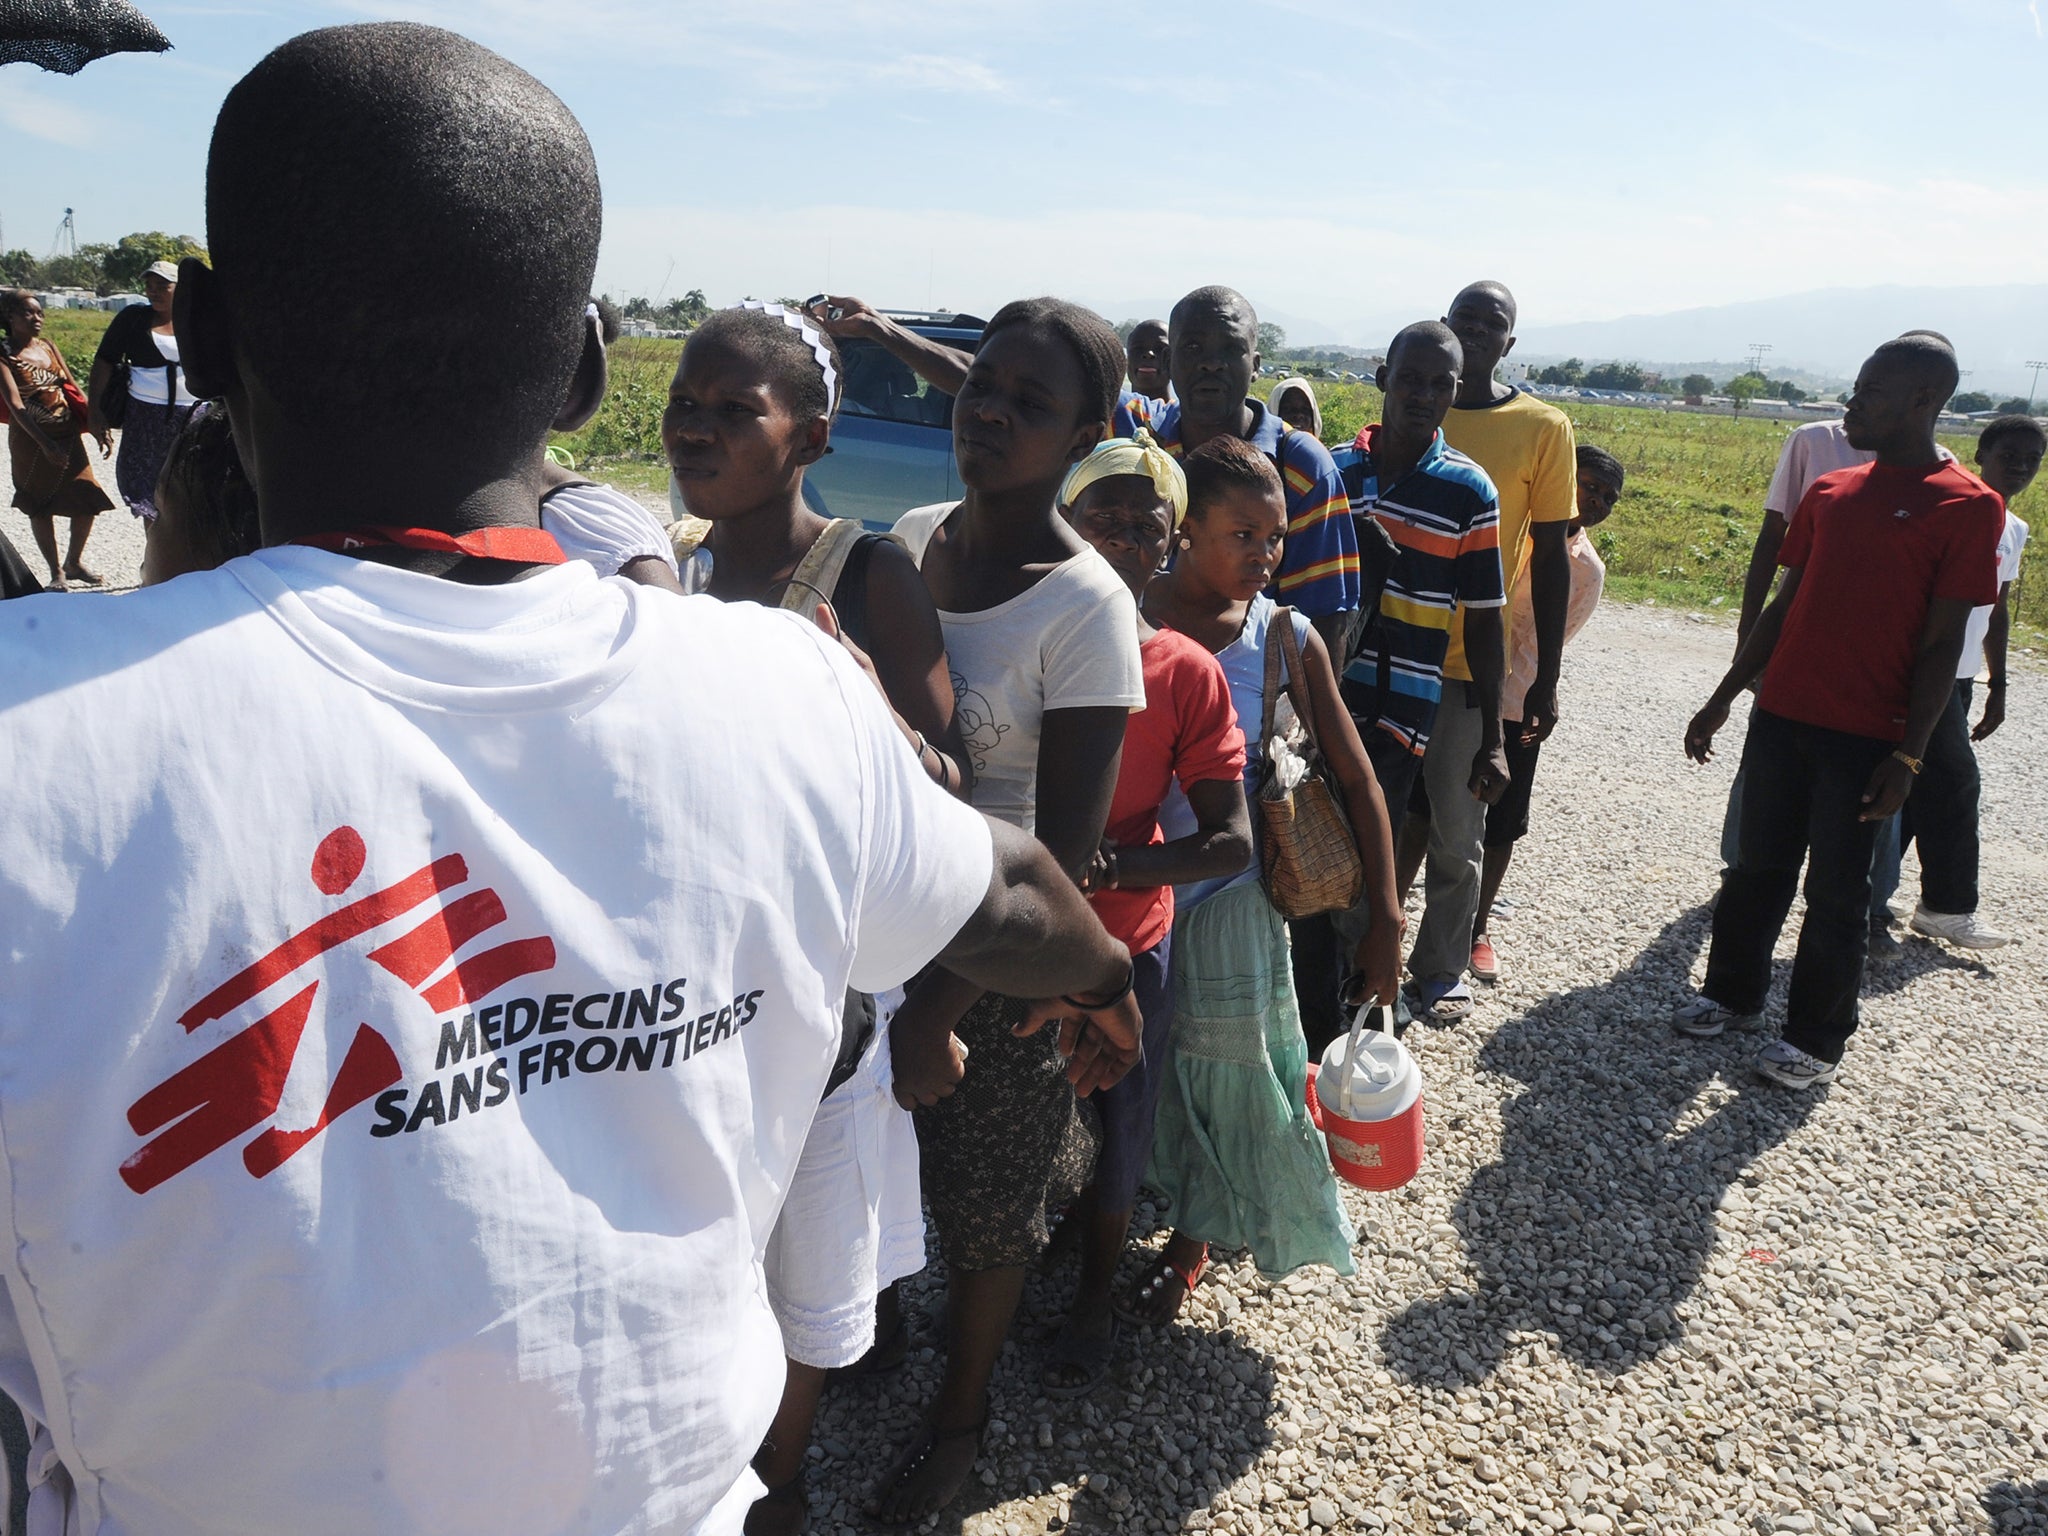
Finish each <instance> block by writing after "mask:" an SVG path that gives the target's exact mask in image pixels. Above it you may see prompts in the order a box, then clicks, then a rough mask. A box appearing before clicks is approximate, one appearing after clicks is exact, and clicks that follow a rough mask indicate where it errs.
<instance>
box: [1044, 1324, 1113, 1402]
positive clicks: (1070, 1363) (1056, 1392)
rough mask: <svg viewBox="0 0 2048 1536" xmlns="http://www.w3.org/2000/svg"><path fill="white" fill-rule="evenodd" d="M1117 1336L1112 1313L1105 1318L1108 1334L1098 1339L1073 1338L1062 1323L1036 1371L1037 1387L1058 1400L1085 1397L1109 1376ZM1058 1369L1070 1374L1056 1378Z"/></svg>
mask: <svg viewBox="0 0 2048 1536" xmlns="http://www.w3.org/2000/svg"><path fill="white" fill-rule="evenodd" d="M1120 1336H1121V1330H1119V1329H1118V1327H1117V1322H1116V1318H1115V1317H1114V1316H1112V1317H1111V1318H1110V1320H1109V1333H1108V1335H1107V1336H1105V1337H1103V1338H1100V1339H1079V1338H1076V1337H1075V1336H1074V1335H1073V1334H1072V1333H1070V1332H1069V1331H1068V1330H1067V1328H1066V1327H1065V1325H1062V1326H1061V1328H1060V1331H1059V1335H1058V1337H1056V1338H1055V1339H1054V1340H1053V1341H1052V1348H1051V1349H1050V1350H1049V1351H1048V1352H1047V1356H1046V1362H1045V1367H1044V1369H1043V1370H1041V1371H1040V1372H1039V1373H1038V1385H1039V1387H1040V1388H1041V1389H1042V1390H1043V1391H1044V1393H1045V1395H1046V1396H1047V1397H1052V1398H1058V1399H1060V1400H1061V1401H1065V1400H1066V1399H1068V1398H1074V1397H1086V1396H1087V1395H1088V1394H1089V1393H1090V1392H1093V1391H1094V1390H1095V1389H1096V1388H1097V1387H1099V1386H1101V1385H1102V1384H1103V1382H1104V1381H1106V1380H1108V1379H1109V1368H1110V1366H1111V1365H1112V1364H1113V1363H1114V1360H1115V1356H1116V1346H1117V1342H1118V1340H1119V1338H1120ZM1062 1371H1065V1372H1068V1373H1070V1374H1069V1375H1068V1376H1067V1377H1066V1378H1065V1379H1056V1374H1057V1373H1058V1372H1062Z"/></svg>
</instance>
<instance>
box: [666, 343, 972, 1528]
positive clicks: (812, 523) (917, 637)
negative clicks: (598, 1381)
mask: <svg viewBox="0 0 2048 1536" xmlns="http://www.w3.org/2000/svg"><path fill="white" fill-rule="evenodd" d="M838 385H839V357H838V351H837V349H836V348H835V347H834V346H833V345H832V342H831V340H830V338H829V337H826V336H824V335H822V334H821V333H820V332H819V331H818V330H817V329H816V328H815V327H813V326H811V325H810V324H809V323H808V322H807V321H805V320H804V319H803V318H802V317H801V316H799V315H797V314H795V313H794V312H792V311H789V310H786V309H784V308H782V306H780V305H759V304H755V305H750V306H748V307H744V308H740V309H728V310H721V311H719V312H718V313H717V314H714V315H712V316H711V317H710V318H709V319H707V320H706V321H705V322H704V323H703V324H702V325H701V326H699V327H698V328H697V330H696V331H695V332H694V333H692V335H691V337H690V340H689V344H688V345H687V346H685V347H684V348H683V355H682V357H681V359H680V360H679V361H678V363H677V365H676V373H675V379H674V381H673V382H672V383H671V384H670V386H669V396H668V408H667V409H666V410H665V411H664V412H663V413H662V419H661V438H662V446H663V448H664V449H665V450H666V452H667V454H668V460H669V467H670V470H671V472H672V473H673V474H674V476H675V480H676V484H677V485H678V486H680V487H681V491H682V496H683V500H684V505H685V509H686V510H687V512H688V513H689V515H690V517H691V518H693V519H701V520H702V521H701V522H698V523H694V524H693V525H692V526H693V528H695V529H697V530H698V531H699V535H700V536H701V540H702V548H703V549H704V550H705V551H707V552H708V557H709V591H710V595H711V596H713V597H716V598H719V599H721V600H723V601H727V602H758V603H774V604H779V605H780V606H781V607H783V608H787V609H791V610H793V611H795V612H797V613H801V614H804V615H805V616H806V617H809V616H811V615H813V614H815V613H817V612H818V611H819V609H820V607H821V605H823V606H825V607H828V608H829V609H830V610H831V612H832V614H833V615H834V616H835V618H836V622H837V626H838V630H839V633H840V634H841V635H843V636H844V637H845V638H847V639H848V640H850V641H852V642H853V643H854V644H855V645H856V646H858V647H859V648H860V650H861V651H862V652H863V653H865V655H866V656H868V657H869V658H871V659H872V662H873V666H874V669H875V671H876V673H877V675H878V676H879V677H880V680H881V683H882V687H883V691H884V692H885V693H886V694H887V695H888V697H889V701H890V703H891V704H892V705H893V706H894V707H895V709H896V711H897V713H898V718H899V720H900V721H901V722H902V723H903V726H904V730H905V739H906V742H907V743H908V747H909V748H911V749H914V750H915V751H916V752H917V754H918V759H919V761H920V762H921V763H922V764H923V765H924V768H925V771H926V772H927V773H928V774H930V775H931V776H932V777H933V778H934V779H935V780H936V781H938V782H940V783H942V784H945V785H946V786H947V787H948V788H953V789H958V788H959V787H960V786H961V784H962V782H963V772H964V770H963V768H962V766H961V759H962V753H961V749H960V744H959V733H958V730H957V729H956V728H955V726H954V724H953V686H952V682H951V680H950V678H949V676H948V673H947V669H946V653H945V644H944V640H943V638H942V636H941V635H940V632H939V620H938V614H937V613H936V612H935V611H934V609H933V607H932V600H931V596H930V594H929V593H928V592H926V590H925V586H924V582H923V580H922V578H920V577H919V575H918V573H917V567H916V566H914V565H912V564H911V563H910V560H909V557H908V556H906V555H905V554H904V552H903V549H902V546H901V545H899V544H897V543H896V542H895V541H893V540H891V539H889V538H886V537H884V536H883V535H881V534H875V533H867V532H865V531H863V530H862V528H861V526H860V524H858V523H854V522H847V521H845V520H836V519H829V518H824V517H821V516H819V515H818V514H817V513H816V512H813V511H812V510H811V509H810V508H809V507H807V506H805V505H804V494H803V484H804V470H805V468H806V467H808V466H809V465H812V464H815V463H816V462H817V461H818V460H819V459H820V458H821V457H823V455H824V452H825V449H826V446H827V444H828V442H829V440H830V437H831V431H832V417H833V413H834V412H835V411H836V410H837V408H838V405H839V390H838ZM890 1062H891V1058H890V1051H889V1045H888V1041H887V1038H886V1035H885V1033H884V1032H883V1031H881V1030H878V1029H877V1028H876V1010H875V1001H874V999H873V998H870V997H867V996H864V995H862V994H859V993H849V994H848V997H847V1005H846V1012H845V1024H844V1028H843V1031H842V1034H841V1039H840V1049H839V1058H838V1060H837V1062H835V1063H834V1066H833V1070H832V1076H831V1078H830V1080H829V1082H828V1085H827V1090H826V1098H825V1101H824V1103H823V1104H821V1105H820V1106H819V1109H818V1117H817V1119H816V1120H815V1121H813V1122H812V1125H811V1129H810V1134H809V1135H808V1136H807V1137H806V1138H805V1141H804V1151H803V1158H802V1160H801V1161H800V1162H799V1163H798V1164H797V1171H796V1177H795V1178H794V1179H793V1180H792V1182H791V1184H790V1190H789V1195H788V1198H787V1200H786V1201H785V1202H784V1204H783V1209H782V1215H781V1217H780V1219H779V1220H778V1221H777V1222H776V1225H775V1231H774V1234H773V1235H772V1236H771V1238H770V1239H769V1243H768V1253H767V1260H766V1262H767V1271H768V1292H769V1299H770V1301H771V1302H772V1303H773V1304H774V1307H775V1314H776V1320H777V1321H778V1322H779V1323H780V1324H781V1325H782V1336H783V1347H784V1349H785V1350H786V1351H787V1353H788V1356H789V1376H788V1381H787V1383H786V1385H785V1386H784V1389H783V1395H782V1404H781V1407H780V1408H779V1409H778V1411H777V1413H776V1417H775V1422H774V1424H773V1426H772V1427H771V1428H770V1430H769V1432H768V1438H767V1439H766V1441H765V1442H764V1443H763V1444H762V1447H761V1452H760V1455H759V1456H757V1457H756V1458H755V1461H754V1470H755V1472H756V1473H757V1474H758V1475H759V1477H760V1478H761V1481H762V1482H763V1483H764V1484H766V1485H767V1488H768V1492H767V1494H766V1495H765V1496H764V1497H762V1498H761V1499H759V1500H758V1501H756V1502H755V1504H754V1506H753V1508H752V1509H751V1510H750V1511H749V1512H748V1515H747V1522H746V1530H747V1533H748V1536H775V1533H782V1532H795V1531H799V1530H801V1529H803V1527H804V1525H805V1523H806V1522H807V1521H808V1518H809V1505H808V1500H807V1496H806V1490H805V1486H804V1453H805V1452H806V1451H807V1450H808V1449H809V1447H810V1442H811V1427H812V1423H813V1421H814V1420H815V1418H816V1416H817V1410H818V1399H819V1395H820V1393H821V1392H822V1391H823V1389H824V1384H825V1377H826V1373H827V1372H828V1371H830V1370H833V1369H838V1368H844V1367H846V1366H850V1365H852V1364H854V1362H855V1361H857V1360H859V1359H860V1358H861V1356H862V1355H863V1354H864V1353H865V1352H866V1351H867V1350H868V1348H869V1347H870V1345H872V1344H873V1343H874V1336H875V1298H876V1296H877V1294H878V1293H880V1292H881V1291H882V1290H883V1289H884V1288H885V1287H887V1286H889V1285H891V1284H893V1283H894V1282H895V1281H897V1280H900V1279H902V1278H903V1277H904V1276H906V1275H912V1274H915V1273H916V1272H917V1271H918V1270H920V1269H922V1268H923V1267H924V1218H923V1214H922V1211H921V1209H920V1206H919V1196H918V1155H917V1132H916V1130H915V1128H914V1127H913V1125H912V1123H911V1118H910V1114H909V1112H908V1111H907V1110H905V1109H903V1108H901V1107H899V1106H898V1105H897V1103H896V1101H895V1098H894V1082H893V1079H892V1076H891V1071H890Z"/></svg>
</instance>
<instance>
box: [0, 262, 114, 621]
mask: <svg viewBox="0 0 2048 1536" xmlns="http://www.w3.org/2000/svg"><path fill="white" fill-rule="evenodd" d="M0 321H4V322H5V324H6V340H5V342H4V344H0V402H4V404H5V405H6V407H7V452H8V460H9V464H10V466H11V468H12V469H13V471H14V505H15V506H17V507H18V508H20V509H21V510H22V511H23V512H24V513H26V514H27V516H28V520H29V526H30V527H31V528H33V529H34V530H35V536H36V547H37V548H38V549H40V550H41V551H42V553H43V559H44V560H45V561H46V562H48V564H49V567H50V586H51V588H52V589H53V590H55V591H58V592H61V591H64V590H65V589H66V587H68V586H69V585H70V583H72V582H77V583H78V584H79V585H81V586H87V587H97V586H102V585H104V584H105V583H104V581H103V579H102V578H101V577H100V576H99V575H98V574H97V573H95V572H93V571H89V570H87V569H86V568H85V564H84V561H83V558H82V557H83V556H84V554H85V541H86V539H87V538H88V537H90V536H91V534H92V520H93V519H94V518H95V517H97V516H99V514H100V513H102V512H104V511H106V510H107V509H108V508H110V507H111V506H113V504H114V503H113V501H112V499H111V498H109V497H108V495H107V493H106V492H105V491H103V490H101V489H100V483H99V481H98V480H96V479H94V478H93V472H92V462H91V460H89V459H87V458H86V456H85V430H86V427H85V396H84V395H83V393H81V392H80V390H79V388H78V383H77V381H76V380H75V379H73V378H72V376H71V369H70V367H69V366H67V365H66V363H65V361H64V358H63V355H62V354H61V353H60V352H58V350H57V348H56V347H55V346H54V345H53V344H52V343H51V341H50V340H49V338H48V337H46V336H44V335H43V306H42V305H41V304H40V303H39V302H38V301H37V299H36V296H35V295H34V294H32V293H24V292H22V291H21V290H20V289H7V290H5V291H4V292H0ZM99 436H100V448H101V450H102V451H105V450H106V448H107V447H108V443H107V439H106V434H105V433H104V432H102V433H101V434H99ZM60 517H68V518H70V519H71V543H70V547H69V549H67V550H66V552H65V555H64V562H63V564H62V566H61V567H60V566H59V565H58V563H57V527H56V520H57V519H58V518H60Z"/></svg>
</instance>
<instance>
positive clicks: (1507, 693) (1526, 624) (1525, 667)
mask: <svg viewBox="0 0 2048 1536" xmlns="http://www.w3.org/2000/svg"><path fill="white" fill-rule="evenodd" d="M1576 452H1577V455H1578V471H1579V491H1578V496H1579V515H1578V516H1577V517H1575V518H1573V519H1572V520H1571V521H1570V522H1569V523H1567V524H1565V544H1564V551H1565V556H1566V558H1567V559H1569V560H1570V561H1571V572H1572V595H1571V597H1570V598H1569V599H1568V600H1567V601H1566V603H1565V608H1564V638H1565V641H1566V643H1567V644H1569V643H1570V641H1571V638H1572V636H1574V635H1576V634H1577V633H1578V632H1579V631H1580V630H1582V629H1584V628H1585V627H1586V621H1587V620H1588V619H1590V618H1592V617H1593V610H1594V609H1595V608H1597V607H1599V606H1600V593H1601V589H1602V588H1603V587H1605V586H1606V584H1607V567H1606V565H1605V564H1604V563H1603V562H1602V561H1601V559H1600V552H1599V551H1598V550H1596V549H1594V548H1593V541H1592V540H1591V539H1590V538H1588V537H1587V534H1586V530H1588V529H1589V528H1598V527H1599V526H1600V525H1601V524H1602V523H1604V522H1606V521H1607V519H1608V516H1609V515H1610V514H1611V513H1612V512H1613V511H1614V504H1615V502H1617V501H1619V500H1620V499H1621V488H1622V485H1623V484H1624V482H1625V481H1626V480H1627V478H1628V477H1627V474H1626V472H1625V471H1624V470H1623V469H1622V467H1621V460H1619V459H1617V458H1616V457H1615V456H1614V455H1613V454H1611V453H1609V452H1608V451H1607V450H1606V449H1605V448H1596V447H1594V446H1593V445H1592V444H1591V443H1580V444H1579V445H1578V448H1577V450H1576ZM1535 679H1536V614H1535V608H1534V605H1533V604H1530V603H1522V604H1520V605H1518V606H1517V607H1516V608H1515V610H1514V616H1513V618H1512V619H1511V620H1510V621H1509V634H1508V675H1507V681H1506V682H1504V683H1502V684H1501V689H1500V718H1501V727H1500V734H1501V750H1502V751H1503V752H1505V753H1506V754H1507V760H1508V787H1507V791H1506V793H1504V794H1503V795H1502V796H1501V797H1500V799H1498V800H1496V801H1495V802H1494V803H1493V804H1492V805H1490V806H1488V807H1487V808H1486V836H1485V845H1484V846H1485V853H1484V856H1483V858H1482V859H1481V862H1480V870H1479V917H1478V920H1477V921H1476V922H1475V923H1474V924H1473V929H1472V974H1473V975H1474V976H1476V977H1477V978H1478V979H1479V980H1481V981H1484V982H1494V981H1498V980H1499V979H1500V961H1499V960H1498V959H1497V958H1496V957H1495V955H1494V952H1493V937H1492V935H1491V934H1489V933H1488V932H1487V928H1488V920H1489V919H1490V918H1491V917H1492V915H1493V903H1494V899H1495V898H1496V897H1498V896H1499V895H1500V887H1501V882H1502V881H1504V880H1505V879H1507V877H1508V864H1509V863H1510V862H1511V861H1512V860H1513V859H1514V856H1515V844H1516V843H1518V842H1520V841H1521V840H1522V839H1523V838H1524V837H1526V836H1528V833H1529V787H1530V785H1532V784H1533V783H1534V782H1535V779H1536V759H1537V757H1538V756H1539V754H1541V752H1542V751H1543V742H1542V740H1541V739H1540V738H1539V737H1538V736H1537V734H1536V730H1535V727H1534V726H1533V725H1532V724H1531V723H1530V722H1527V721H1525V720H1523V719H1522V701H1523V699H1525V698H1526V697H1527V696H1528V693H1529V685H1530V683H1532V682H1534V681H1535Z"/></svg>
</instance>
